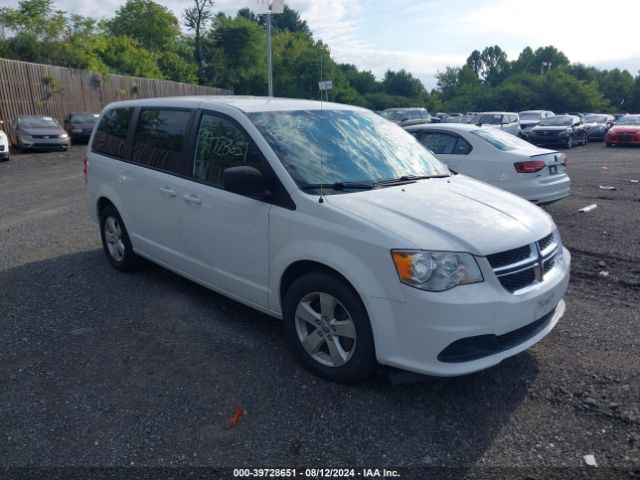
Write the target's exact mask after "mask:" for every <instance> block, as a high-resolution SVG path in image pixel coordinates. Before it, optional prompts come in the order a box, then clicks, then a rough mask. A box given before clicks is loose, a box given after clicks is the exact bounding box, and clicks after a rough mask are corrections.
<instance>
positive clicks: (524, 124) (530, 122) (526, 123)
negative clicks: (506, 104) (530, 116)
mask: <svg viewBox="0 0 640 480" xmlns="http://www.w3.org/2000/svg"><path fill="white" fill-rule="evenodd" d="M539 123H540V120H520V126H522V127H535V126H536V125H537V124H539Z"/></svg>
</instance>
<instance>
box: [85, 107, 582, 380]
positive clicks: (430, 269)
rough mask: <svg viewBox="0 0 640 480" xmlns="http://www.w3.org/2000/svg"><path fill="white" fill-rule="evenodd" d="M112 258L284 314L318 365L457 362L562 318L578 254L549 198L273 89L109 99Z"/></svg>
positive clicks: (108, 246)
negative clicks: (517, 190) (564, 238)
mask: <svg viewBox="0 0 640 480" xmlns="http://www.w3.org/2000/svg"><path fill="white" fill-rule="evenodd" d="M84 168H85V173H86V175H87V181H88V189H87V191H88V202H89V210H90V212H91V216H92V218H93V219H94V220H95V222H96V223H97V224H98V225H99V226H100V233H101V236H102V242H103V245H104V251H105V253H106V256H107V259H108V260H109V262H110V263H111V265H112V266H113V267H114V268H116V269H118V270H122V271H128V270H132V269H133V268H135V266H136V265H137V263H138V260H139V259H140V257H144V258H146V259H148V260H151V261H152V262H155V263H157V264H159V265H162V266H164V267H166V268H168V269H170V270H173V271H174V272H177V273H178V274H180V275H183V276H185V277H187V278H189V279H191V280H193V281H195V282H197V283H200V284H202V285H204V286H206V287H208V288H210V289H211V290H214V291H216V292H219V293H221V294H223V295H226V296H228V297H230V298H233V299H235V300H237V301H239V302H242V303H244V304H246V305H249V306H251V307H254V308H256V309H258V310H260V311H262V312H265V313H267V314H269V315H272V316H274V317H278V318H282V320H283V321H284V330H285V332H286V336H287V338H288V342H289V343H290V345H291V347H292V350H293V352H294V353H295V354H296V356H297V357H298V359H299V360H300V361H301V363H302V364H303V365H304V366H305V367H306V368H308V369H309V370H310V371H312V372H313V373H315V374H316V375H319V376H322V377H324V378H328V379H331V380H334V381H340V382H348V381H356V380H360V379H362V378H365V377H366V376H368V375H369V374H370V373H371V372H372V371H373V370H374V369H375V368H376V366H377V365H378V364H384V365H389V366H393V367H398V368H401V369H406V370H410V371H414V372H418V373H423V374H429V375H439V376H452V375H462V374H466V373H470V372H474V371H477V370H481V369H484V368H487V367H490V366H492V365H495V364H497V363H499V362H500V361H502V360H504V359H505V358H507V357H509V356H512V355H514V354H516V353H518V352H521V351H523V350H525V349H527V348H529V347H530V346H532V345H534V344H535V343H536V342H538V341H539V340H541V339H542V338H543V337H544V336H545V335H547V334H548V333H549V332H550V331H551V329H552V328H553V327H554V326H555V325H556V323H557V322H558V320H559V319H560V318H561V317H562V315H563V313H564V311H565V303H564V301H563V300H562V297H563V295H564V293H565V291H566V289H567V284H568V282H569V264H570V255H569V252H568V251H567V250H566V248H564V247H563V245H562V242H561V240H560V235H559V232H558V229H557V228H556V226H555V224H554V222H553V220H552V219H551V217H550V216H549V215H547V214H546V213H545V212H543V211H542V210H541V209H539V208H538V207H536V206H535V205H532V204H531V203H530V202H528V201H526V200H524V199H522V198H519V197H517V196H515V195H512V194H510V193H507V192H505V191H502V190H499V189H497V188H494V187H491V186H489V185H486V184H484V183H482V182H479V181H476V180H473V179H471V178H468V177H465V176H464V175H458V174H454V173H452V172H450V171H449V169H448V168H447V167H446V166H445V165H444V164H443V163H441V162H440V161H438V160H437V159H436V158H435V157H434V156H433V155H432V154H431V153H430V152H429V151H428V150H427V149H426V148H424V147H423V146H422V145H421V144H420V143H418V141H416V140H415V139H414V138H413V137H412V136H411V135H410V134H408V133H407V132H405V131H404V130H403V129H402V128H400V127H398V126H396V125H394V124H393V123H391V122H389V121H387V120H385V119H383V118H382V117H380V116H378V115H376V114H374V113H373V112H371V111H368V110H365V109H362V108H358V107H351V106H346V105H340V104H334V103H327V102H325V103H321V102H316V101H307V100H292V99H278V98H260V97H240V96H238V97H233V96H232V97H179V98H158V99H145V100H133V101H126V102H117V103H113V104H111V105H109V106H107V107H106V108H105V109H104V111H103V112H102V114H101V116H100V119H99V122H98V126H97V128H95V130H94V132H93V134H92V137H91V140H90V144H89V149H88V156H87V158H86V160H85V165H84Z"/></svg>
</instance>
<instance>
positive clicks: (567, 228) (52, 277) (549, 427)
mask: <svg viewBox="0 0 640 480" xmlns="http://www.w3.org/2000/svg"><path fill="white" fill-rule="evenodd" d="M83 154H84V148H83V147H80V146H74V147H72V149H71V150H70V151H69V152H67V153H44V154H43V153H38V154H23V155H17V154H15V155H13V156H12V159H11V161H10V162H5V163H0V293H1V297H0V385H1V386H2V387H1V390H0V465H2V466H5V467H6V466H129V465H143V466H194V465H207V466H217V467H236V468H237V467H249V466H256V467H269V466H271V467H273V466H280V467H283V466H302V467H329V466H335V467H343V466H363V467H377V468H382V467H385V466H386V467H401V466H408V467H424V466H442V465H444V466H456V467H464V468H465V469H466V468H470V467H480V466H484V467H505V466H515V467H528V468H532V467H559V466H569V467H576V466H584V465H585V461H584V459H583V456H584V455H588V454H593V455H594V456H595V459H596V461H597V463H598V465H599V467H598V468H599V469H600V471H602V470H603V469H602V468H601V467H607V466H616V467H624V468H627V469H628V470H624V471H618V472H617V474H620V475H622V473H621V472H626V473H624V474H625V475H630V476H633V475H640V433H639V431H640V407H639V405H640V402H639V399H640V382H639V380H638V379H639V378H640V361H639V358H640V339H639V338H640V313H639V307H638V306H639V305H640V266H639V265H640V184H638V183H632V182H631V181H630V180H631V179H640V150H639V149H634V148H606V147H605V146H604V145H603V144H601V143H592V144H589V145H588V146H586V147H579V148H575V149H573V150H569V151H567V154H568V157H569V173H570V175H571V177H572V180H573V187H572V195H571V196H570V197H569V198H567V199H564V200H562V201H560V202H558V203H556V204H553V205H551V206H549V207H546V210H547V211H548V212H549V213H550V214H551V215H552V216H553V217H554V219H555V221H556V223H557V224H558V226H559V227H560V230H561V233H562V235H563V239H564V242H565V244H566V245H567V246H568V248H569V249H570V250H571V252H572V254H573V269H572V282H571V285H570V288H569V292H568V294H567V296H566V301H567V313H566V315H565V317H564V318H563V320H562V321H561V322H560V323H559V324H558V326H557V327H556V329H555V330H554V331H553V332H552V333H551V334H550V335H549V336H548V337H547V338H546V339H544V340H543V341H542V342H541V343H539V344H538V345H536V346H535V347H534V348H532V349H530V350H529V351H527V352H525V353H523V354H520V355H518V356H516V357H514V358H511V359H509V360H507V361H504V362H503V363H502V364H500V365H498V366H497V367H495V368H492V369H490V370H488V371H484V372H481V373H478V374H473V375H469V376H465V377H458V378H450V379H437V378H436V379H434V378H424V379H420V380H421V381H417V382H414V383H407V384H398V380H402V377H394V376H391V377H390V376H389V374H388V372H381V373H380V374H379V375H377V376H376V377H374V378H372V379H371V380H370V381H368V382H367V383H365V384H361V385H357V386H342V385H336V384H332V383H327V382H324V381H322V380H319V379H317V378H315V377H313V376H311V375H310V374H308V373H306V372H305V371H303V370H302V369H301V368H300V367H299V366H298V365H297V364H296V363H295V362H294V360H293V358H292V356H291V355H290V354H289V352H288V350H287V348H286V347H285V343H284V340H283V333H282V330H281V326H280V323H279V321H277V320H274V319H272V318H270V317H267V316H265V315H262V314H260V313H257V312H255V311H253V310H251V309H249V308H246V307H244V306H242V305H240V304H238V303H235V302H233V301H231V300H228V299H226V298H224V297H222V296H219V295H217V294H215V293H212V292H210V291H208V290H206V289H204V288H202V287H200V286H198V285H196V284H193V283H191V282H189V281H187V280H184V279H182V278H180V277H178V276H176V275H174V274H173V273H170V272H168V271H166V270H164V269H162V268H159V267H156V266H153V265H147V266H145V267H144V268H143V269H142V270H141V271H139V272H136V273H133V274H121V273H118V272H116V271H114V270H113V269H111V267H110V266H109V265H108V263H107V261H106V259H105V258H104V255H103V252H102V250H101V248H100V244H99V235H98V231H97V228H96V227H94V226H93V225H92V224H90V223H89V221H88V220H87V215H86V206H85V200H84V190H85V185H84V179H83V177H82V173H81V162H80V160H81V158H82V156H83ZM600 185H603V186H614V187H616V188H617V190H615V191H606V190H601V189H600V188H599V186H600ZM592 203H597V204H598V208H597V209H596V210H593V211H591V212H589V213H578V209H579V208H581V207H584V206H586V205H589V204H592ZM600 272H608V276H605V274H604V273H600ZM392 380H395V381H392ZM416 380H417V379H416ZM237 406H241V407H242V408H243V409H244V410H245V415H244V416H243V417H242V418H241V419H240V421H239V422H238V424H237V425H236V426H234V427H233V428H225V426H226V423H227V421H228V420H229V418H230V417H231V416H232V415H233V413H234V409H235V408H236V407H237ZM589 468H591V467H589ZM634 468H635V469H636V470H635V473H634V471H633V469H634ZM594 470H595V469H594ZM611 475H613V472H611ZM0 477H2V475H1V474H0ZM404 478H408V476H405V477H404ZM531 478H537V477H531ZM540 478H542V477H540Z"/></svg>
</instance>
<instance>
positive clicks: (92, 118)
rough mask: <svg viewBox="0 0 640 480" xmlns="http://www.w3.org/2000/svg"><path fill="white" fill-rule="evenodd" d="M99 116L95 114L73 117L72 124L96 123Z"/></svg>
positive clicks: (80, 114) (81, 114)
mask: <svg viewBox="0 0 640 480" xmlns="http://www.w3.org/2000/svg"><path fill="white" fill-rule="evenodd" d="M96 120H98V115H96V114H93V113H78V114H76V115H73V116H72V117H71V123H96Z"/></svg>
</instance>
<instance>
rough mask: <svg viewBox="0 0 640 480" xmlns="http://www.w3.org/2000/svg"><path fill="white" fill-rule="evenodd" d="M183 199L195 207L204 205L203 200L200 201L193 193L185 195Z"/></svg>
mask: <svg viewBox="0 0 640 480" xmlns="http://www.w3.org/2000/svg"><path fill="white" fill-rule="evenodd" d="M182 198H184V201H185V202H187V203H192V204H194V205H200V204H201V203H202V200H200V199H199V198H198V196H197V195H194V194H193V193H185V194H184V195H182Z"/></svg>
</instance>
